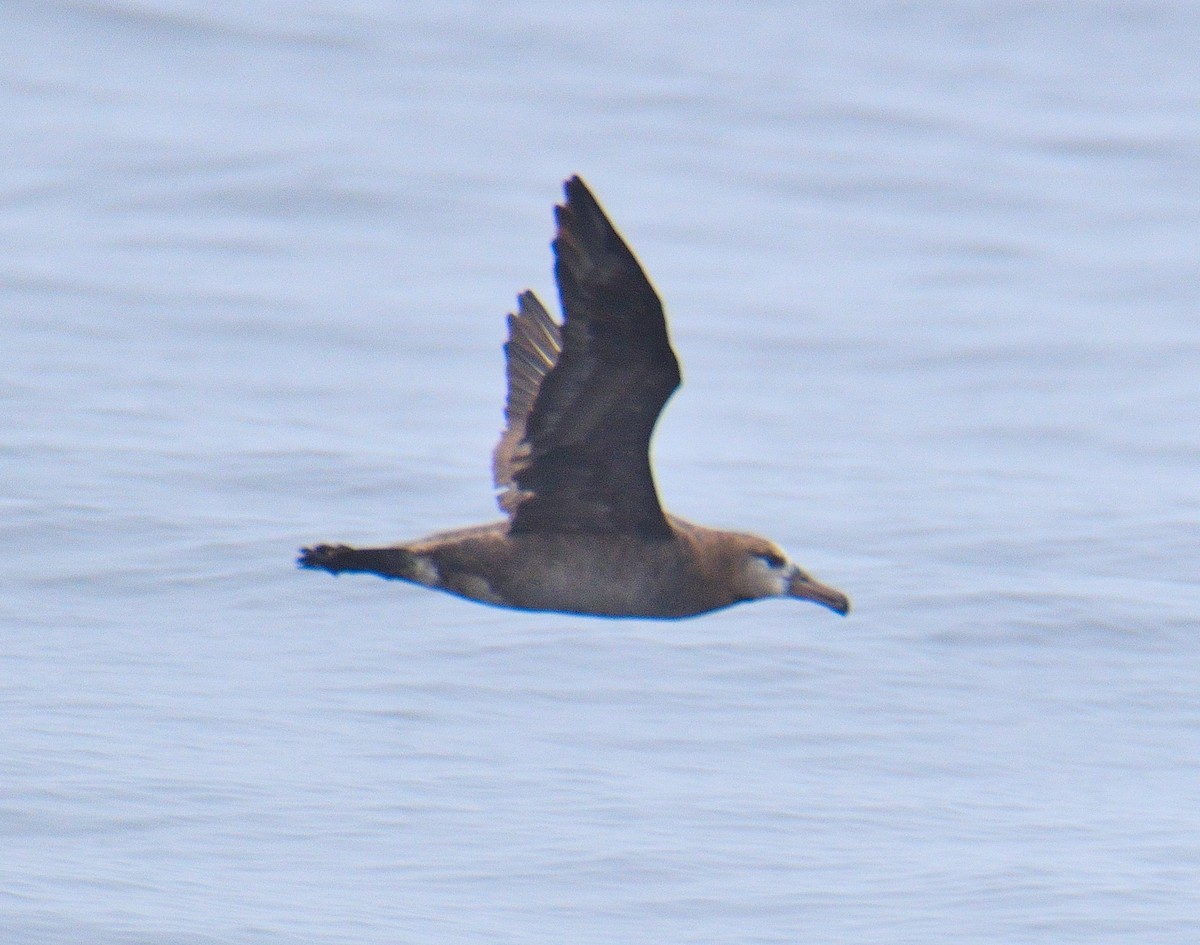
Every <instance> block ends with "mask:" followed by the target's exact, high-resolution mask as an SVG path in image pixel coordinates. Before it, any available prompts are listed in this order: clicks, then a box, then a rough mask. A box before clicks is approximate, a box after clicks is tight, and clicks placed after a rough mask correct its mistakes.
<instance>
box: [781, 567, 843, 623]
mask: <svg viewBox="0 0 1200 945" xmlns="http://www.w3.org/2000/svg"><path fill="white" fill-rule="evenodd" d="M787 592H788V596H789V597H799V598H801V599H802V600H811V601H813V602H814V603H817V604H821V605H822V606H825V607H828V608H829V609H830V610H832V611H836V612H837V613H839V614H841V615H842V616H843V617H844V616H845V615H846V612H847V611H848V610H849V609H850V598H849V597H847V596H846V595H845V594H843V593H842V592H841V591H839V590H837V589H836V588H832V587H830V586H829V585H828V584H822V583H821V582H820V581H815V580H813V579H812V578H811V577H809V576H808V575H807V574H805V573H804V572H803V571H801V570H800V569H799V568H795V569H793V570H792V573H791V575H790V576H789V577H788V589H787Z"/></svg>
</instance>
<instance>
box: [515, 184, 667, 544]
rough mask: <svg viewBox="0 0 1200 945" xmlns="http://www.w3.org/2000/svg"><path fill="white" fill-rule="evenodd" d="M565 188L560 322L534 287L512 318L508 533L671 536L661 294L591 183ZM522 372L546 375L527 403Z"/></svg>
mask: <svg viewBox="0 0 1200 945" xmlns="http://www.w3.org/2000/svg"><path fill="white" fill-rule="evenodd" d="M565 190H566V195H567V200H566V203H565V204H562V205H560V206H557V207H555V218H556V219H557V221H558V234H557V236H556V237H555V240H554V243H553V247H554V253H555V257H556V261H555V265H554V275H555V278H556V279H557V280H558V292H559V297H560V299H561V300H562V308H563V314H564V323H563V325H562V326H561V329H559V326H557V325H554V323H553V321H552V320H551V319H550V317H549V315H547V314H546V312H545V310H544V309H543V308H542V306H541V304H540V303H538V302H537V299H536V298H534V297H533V295H532V293H526V294H525V295H523V296H522V297H521V308H520V311H519V312H518V314H517V315H515V316H512V317H510V320H509V326H510V340H509V343H508V344H507V345H505V351H506V353H507V355H508V358H509V384H510V389H509V402H508V411H507V415H508V424H509V425H508V430H507V431H506V432H505V434H504V436H503V437H502V438H501V441H500V444H499V446H498V447H497V449H496V455H495V459H494V471H495V477H496V483H497V485H499V486H502V487H506V488H507V489H508V491H507V492H506V493H504V494H503V495H502V496H501V499H500V502H501V506H502V507H503V508H504V509H505V510H506V511H508V512H509V514H510V515H511V518H512V521H511V526H510V529H511V531H512V532H582V533H587V532H610V533H611V532H625V533H636V534H639V535H642V536H645V537H666V536H667V535H669V534H670V528H669V526H668V525H667V520H666V517H665V516H664V514H663V510H662V506H661V505H659V502H658V493H657V491H656V490H655V488H654V475H653V473H652V472H651V470H650V436H651V434H652V433H653V432H654V424H655V422H656V421H657V420H658V415H659V414H660V413H661V412H662V408H663V405H664V404H665V403H666V402H667V399H668V398H669V397H670V396H671V394H672V393H674V391H675V389H676V388H677V387H678V386H679V382H680V376H679V362H678V361H677V360H676V358H675V352H674V351H672V350H671V342H670V339H669V338H668V336H667V323H666V319H665V317H664V315H663V309H662V303H661V302H660V301H659V299H658V296H657V294H655V291H654V288H653V287H652V286H651V285H650V282H649V281H648V280H647V279H646V274H645V273H644V272H643V271H642V267H641V266H640V265H639V264H638V261H637V259H635V258H634V255H633V253H632V252H631V251H630V249H629V247H628V246H626V245H625V242H624V240H622V239H621V237H620V235H618V233H617V231H616V230H615V229H614V228H613V225H612V224H611V223H610V222H609V220H608V217H606V216H605V215H604V211H603V210H602V209H601V208H600V205H599V204H598V203H597V202H596V198H595V197H593V196H592V194H591V192H590V191H589V190H588V189H587V186H586V185H585V184H584V182H583V181H582V180H581V179H580V178H578V177H572V178H571V179H570V180H568V181H567V182H566V185H565ZM547 322H548V323H549V325H550V326H551V327H550V328H547V327H546V323H547ZM556 329H557V330H560V331H561V351H557V350H555V349H556V348H558V341H559V338H558V337H555V335H556V333H557V332H556ZM543 374H544V376H542V375H543ZM514 381H516V382H517V383H518V384H519V385H523V386H524V387H525V388H527V387H528V386H529V385H530V384H540V386H539V387H538V388H537V394H536V397H534V398H533V399H532V403H531V404H529V398H528V397H527V396H525V394H524V391H523V390H522V391H518V392H517V394H516V396H514V387H513V385H514Z"/></svg>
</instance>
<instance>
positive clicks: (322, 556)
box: [296, 545, 415, 578]
mask: <svg viewBox="0 0 1200 945" xmlns="http://www.w3.org/2000/svg"><path fill="white" fill-rule="evenodd" d="M414 563H415V561H414V556H413V554H412V552H409V551H405V550H404V549H403V548H351V547H350V546H349V545H316V546H315V547H312V548H301V549H300V557H299V558H297V559H296V564H298V565H299V566H300V567H302V568H312V569H313V570H315V571H328V572H329V573H330V574H334V575H337V574H340V573H341V572H343V571H365V572H368V573H371V574H379V575H382V576H383V577H391V578H411V575H412V573H413V566H414Z"/></svg>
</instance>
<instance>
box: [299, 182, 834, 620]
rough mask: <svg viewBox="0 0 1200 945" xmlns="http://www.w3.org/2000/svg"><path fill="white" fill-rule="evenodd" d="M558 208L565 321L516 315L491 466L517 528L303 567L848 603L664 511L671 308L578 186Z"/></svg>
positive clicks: (781, 557)
mask: <svg viewBox="0 0 1200 945" xmlns="http://www.w3.org/2000/svg"><path fill="white" fill-rule="evenodd" d="M564 190H565V192H566V201H565V202H564V203H562V204H560V205H558V206H556V207H555V219H556V221H557V225H558V232H557V235H556V236H555V239H554V242H553V244H552V246H553V249H554V256H555V264H554V275H555V279H556V280H557V282H558V292H559V297H560V300H561V302H562V311H563V322H562V324H559V323H557V322H556V321H555V320H554V319H553V318H552V317H551V316H550V314H549V313H548V312H547V311H546V309H545V307H544V306H543V305H542V303H541V302H539V301H538V299H537V297H536V296H535V295H534V294H533V293H532V292H528V291H526V292H523V293H522V294H521V295H520V296H518V300H517V301H518V305H517V311H516V313H515V314H511V315H509V316H508V331H509V336H508V342H507V343H506V344H505V345H504V352H505V355H506V358H507V361H508V402H507V405H506V409H505V419H506V421H507V426H506V428H505V429H504V431H503V433H502V434H501V437H500V442H499V443H498V444H497V446H496V449H495V452H494V454H493V458H492V469H493V477H494V480H495V484H496V486H497V488H498V489H499V490H501V491H500V494H499V504H500V507H501V509H502V510H503V511H504V512H505V513H506V515H507V516H508V517H507V519H506V520H504V521H500V522H495V523H491V524H485V525H476V526H473V527H470V528H463V529H457V530H454V531H446V532H439V533H437V534H434V535H430V536H428V537H426V538H421V539H418V540H416V541H410V542H404V543H401V544H397V545H387V546H384V547H374V548H352V547H349V546H347V545H316V546H314V547H312V548H304V549H302V551H301V553H300V558H299V559H298V564H299V565H300V566H301V567H303V568H314V569H319V570H325V571H328V572H330V573H331V574H335V575H336V574H340V573H342V572H344V571H357V572H367V573H371V574H378V575H380V576H382V577H385V578H398V579H400V580H404V581H411V582H413V583H415V584H422V585H425V586H426V587H430V588H436V589H437V590H442V591H447V592H449V593H451V594H457V595H458V596H460V597H466V598H469V599H471V600H476V601H481V602H483V603H486V604H494V605H497V606H500V607H511V608H517V609H520V610H542V611H559V612H564V613H573V614H590V615H596V616H605V617H648V618H677V617H691V616H696V615H698V614H705V613H709V612H710V611H714V610H720V609H722V608H724V607H729V606H731V605H733V604H737V603H741V602H743V601H751V600H759V599H761V598H766V597H794V598H799V599H802V600H810V601H815V602H816V603H818V604H823V605H824V606H826V607H828V608H830V609H831V610H834V611H836V612H837V613H840V614H845V613H846V612H847V611H848V610H849V609H850V601H849V599H848V598H847V597H846V595H845V594H843V593H842V592H841V591H838V590H835V589H834V588H832V587H829V586H828V585H825V584H822V583H821V582H819V581H817V580H815V579H814V578H813V577H812V576H811V575H809V574H808V573H807V572H806V571H804V570H803V569H802V568H800V567H799V566H798V565H796V564H794V563H793V562H792V561H791V559H790V558H789V557H788V556H787V554H786V553H785V552H784V551H783V549H781V548H780V547H779V546H778V545H776V544H775V543H774V542H772V541H769V540H767V539H766V538H761V537H759V536H757V535H751V534H745V533H742V532H730V531H722V530H719V529H715V528H707V527H705V526H703V525H696V524H693V523H692V522H688V521H685V520H684V519H682V518H679V517H678V516H675V515H671V514H670V513H668V512H665V511H664V510H663V507H662V504H661V503H660V502H659V498H658V490H657V489H656V488H655V485H654V473H653V471H652V470H651V468H650V437H651V435H652V434H653V432H654V426H655V423H656V422H657V421H658V416H659V414H660V413H661V412H662V409H663V406H664V405H665V404H666V402H667V400H668V398H670V396H671V395H672V394H673V393H674V392H675V390H676V388H678V387H679V384H680V374H679V362H678V361H677V360H676V357H675V352H674V351H673V350H672V348H671V341H670V338H669V336H668V334H667V323H666V318H665V316H664V314H663V307H662V303H661V302H660V301H659V298H658V294H657V293H656V292H655V290H654V287H653V286H652V285H651V284H650V282H649V280H648V279H647V278H646V274H645V273H644V272H643V271H642V267H641V265H640V264H639V263H638V261H637V259H636V258H635V257H634V255H633V252H632V251H631V250H630V249H629V247H628V245H626V243H625V241H624V240H623V239H622V238H621V236H620V234H619V233H618V232H617V231H616V229H615V228H614V227H613V225H612V223H611V222H609V219H608V217H607V216H606V215H605V213H604V210H603V209H602V208H601V207H600V204H599V203H598V202H597V201H596V198H595V197H593V196H592V193H591V191H590V190H588V187H587V185H586V184H585V183H584V182H583V180H582V179H580V178H579V177H572V178H571V179H570V180H568V181H567V182H566V184H565V185H564Z"/></svg>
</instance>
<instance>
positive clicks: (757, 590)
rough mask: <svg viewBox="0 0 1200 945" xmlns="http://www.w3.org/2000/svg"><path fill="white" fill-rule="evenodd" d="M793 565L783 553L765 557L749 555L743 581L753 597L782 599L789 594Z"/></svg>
mask: <svg viewBox="0 0 1200 945" xmlns="http://www.w3.org/2000/svg"><path fill="white" fill-rule="evenodd" d="M791 570H792V563H791V562H790V561H789V560H788V559H787V556H786V555H783V554H782V553H780V554H778V555H774V554H773V555H771V556H769V557H764V556H762V555H748V556H747V558H746V565H745V568H744V570H743V572H742V580H743V581H744V582H745V588H746V591H747V592H748V595H749V596H751V597H781V596H783V595H785V594H787V590H788V579H789V577H790V574H791Z"/></svg>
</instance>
